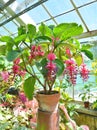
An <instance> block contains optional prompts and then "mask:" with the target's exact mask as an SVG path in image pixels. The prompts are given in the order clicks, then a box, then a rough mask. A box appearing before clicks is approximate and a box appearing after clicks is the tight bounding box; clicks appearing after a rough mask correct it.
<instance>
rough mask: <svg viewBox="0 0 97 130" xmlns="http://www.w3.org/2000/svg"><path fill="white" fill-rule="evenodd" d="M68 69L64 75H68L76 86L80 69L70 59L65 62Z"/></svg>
mask: <svg viewBox="0 0 97 130" xmlns="http://www.w3.org/2000/svg"><path fill="white" fill-rule="evenodd" d="M65 64H66V68H65V71H64V74H66V75H67V76H68V78H69V80H70V82H71V83H72V84H73V85H75V84H76V79H77V74H78V68H77V65H76V63H75V61H74V60H72V59H69V60H66V61H65Z"/></svg>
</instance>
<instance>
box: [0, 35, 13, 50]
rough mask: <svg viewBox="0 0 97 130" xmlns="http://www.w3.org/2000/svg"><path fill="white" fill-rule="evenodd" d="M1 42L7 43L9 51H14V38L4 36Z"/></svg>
mask: <svg viewBox="0 0 97 130" xmlns="http://www.w3.org/2000/svg"><path fill="white" fill-rule="evenodd" d="M0 41H2V42H6V44H7V50H8V51H10V50H12V47H13V45H14V39H13V38H11V37H10V36H2V37H1V38H0Z"/></svg>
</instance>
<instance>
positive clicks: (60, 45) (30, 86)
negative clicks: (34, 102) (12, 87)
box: [0, 23, 93, 99]
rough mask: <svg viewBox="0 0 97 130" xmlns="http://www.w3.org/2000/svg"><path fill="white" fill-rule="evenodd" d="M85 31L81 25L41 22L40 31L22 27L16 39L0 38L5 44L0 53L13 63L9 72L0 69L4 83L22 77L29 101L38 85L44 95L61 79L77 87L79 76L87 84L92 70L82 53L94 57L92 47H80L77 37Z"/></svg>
mask: <svg viewBox="0 0 97 130" xmlns="http://www.w3.org/2000/svg"><path fill="white" fill-rule="evenodd" d="M82 32H83V28H82V26H81V25H78V24H76V23H61V24H59V25H57V26H52V27H51V26H46V25H45V24H43V23H42V24H41V25H40V26H39V28H38V29H36V27H35V26H34V25H32V24H28V25H27V26H21V27H19V28H18V35H17V36H16V37H14V38H13V37H10V36H2V37H0V41H1V42H2V44H3V43H4V44H3V45H0V54H1V55H4V57H6V59H7V60H8V61H9V62H10V63H11V64H12V66H11V68H10V69H7V68H6V67H5V68H4V67H2V66H1V68H3V72H2V73H1V74H2V78H3V80H5V81H6V82H8V78H9V77H10V76H12V77H13V80H14V81H15V80H16V78H17V77H19V79H20V80H21V81H24V85H23V86H24V91H25V94H26V96H27V97H28V98H29V99H32V97H33V93H34V89H35V83H39V84H40V85H41V86H42V88H43V91H44V93H45V94H50V93H51V91H52V90H53V87H54V86H55V83H56V80H57V78H59V77H60V76H61V77H62V79H64V78H68V79H69V82H71V84H73V85H75V84H76V78H77V74H78V73H80V74H81V77H82V79H83V80H84V81H86V80H87V79H88V73H89V71H88V69H87V68H86V65H85V64H82V63H83V56H82V53H85V55H86V56H87V57H88V58H90V59H93V55H92V53H91V52H90V51H89V49H90V46H89V45H81V44H80V43H79V41H78V40H77V39H75V38H74V36H76V35H80V34H81V33H82ZM2 50H4V52H3V51H2ZM2 61H3V60H2ZM84 70H85V71H84ZM79 71H80V72H79ZM40 77H42V78H40ZM14 83H15V82H14Z"/></svg>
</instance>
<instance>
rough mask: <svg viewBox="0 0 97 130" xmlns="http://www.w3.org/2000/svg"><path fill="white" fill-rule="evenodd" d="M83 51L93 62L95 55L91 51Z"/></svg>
mask: <svg viewBox="0 0 97 130" xmlns="http://www.w3.org/2000/svg"><path fill="white" fill-rule="evenodd" d="M81 51H82V52H84V53H85V55H86V56H87V57H88V58H89V59H91V60H93V54H92V52H91V51H89V50H81Z"/></svg>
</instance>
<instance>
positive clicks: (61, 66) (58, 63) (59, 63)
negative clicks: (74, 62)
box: [54, 59, 64, 76]
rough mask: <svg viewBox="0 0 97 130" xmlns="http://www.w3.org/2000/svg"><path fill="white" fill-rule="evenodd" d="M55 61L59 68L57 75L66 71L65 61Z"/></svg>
mask: <svg viewBox="0 0 97 130" xmlns="http://www.w3.org/2000/svg"><path fill="white" fill-rule="evenodd" d="M54 63H56V66H57V69H58V70H57V76H59V75H61V74H62V72H63V71H64V63H63V62H62V61H61V60H59V59H55V61H54Z"/></svg>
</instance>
